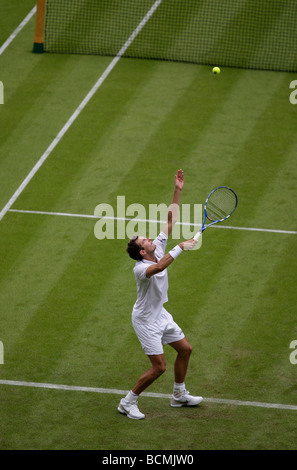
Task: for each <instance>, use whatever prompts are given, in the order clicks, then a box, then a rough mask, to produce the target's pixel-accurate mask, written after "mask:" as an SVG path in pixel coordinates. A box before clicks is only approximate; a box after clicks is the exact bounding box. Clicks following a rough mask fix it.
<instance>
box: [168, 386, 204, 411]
mask: <svg viewBox="0 0 297 470" xmlns="http://www.w3.org/2000/svg"><path fill="white" fill-rule="evenodd" d="M202 400H203V398H202V397H193V396H192V395H190V394H189V392H188V391H187V390H182V391H180V392H174V394H173V395H171V400H170V405H171V406H173V407H174V408H180V407H181V406H197V405H199V403H201V402H202Z"/></svg>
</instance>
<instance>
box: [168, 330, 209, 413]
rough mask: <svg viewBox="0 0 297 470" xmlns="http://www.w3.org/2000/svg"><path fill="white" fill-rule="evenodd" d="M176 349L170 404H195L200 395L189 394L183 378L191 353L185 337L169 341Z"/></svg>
mask: <svg viewBox="0 0 297 470" xmlns="http://www.w3.org/2000/svg"><path fill="white" fill-rule="evenodd" d="M170 346H172V347H173V348H174V349H175V350H176V351H177V357H176V361H175V365H174V373H175V383H174V387H173V394H172V396H171V400H170V405H171V406H172V407H175V408H180V407H182V406H197V405H199V403H201V402H202V400H203V398H202V397H200V396H193V395H190V394H189V392H188V391H187V390H186V387H185V378H186V373H187V369H188V364H189V359H190V356H191V354H192V346H191V345H190V343H189V342H188V340H187V339H186V338H183V339H181V340H179V341H176V342H173V343H170Z"/></svg>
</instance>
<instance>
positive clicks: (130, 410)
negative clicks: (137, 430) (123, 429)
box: [118, 398, 145, 419]
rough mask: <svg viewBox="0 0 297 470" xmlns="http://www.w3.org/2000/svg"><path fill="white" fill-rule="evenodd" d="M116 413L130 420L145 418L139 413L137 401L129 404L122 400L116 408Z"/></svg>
mask: <svg viewBox="0 0 297 470" xmlns="http://www.w3.org/2000/svg"><path fill="white" fill-rule="evenodd" d="M118 411H119V412H120V413H122V414H123V415H127V417H128V418H131V419H144V418H145V415H144V414H143V413H141V412H140V411H139V408H138V406H137V401H135V402H129V401H127V400H125V398H122V399H121V401H120V403H119V406H118Z"/></svg>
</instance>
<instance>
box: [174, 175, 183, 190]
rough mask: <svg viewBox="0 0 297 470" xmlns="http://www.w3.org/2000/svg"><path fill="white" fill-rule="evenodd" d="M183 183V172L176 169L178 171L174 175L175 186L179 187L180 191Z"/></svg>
mask: <svg viewBox="0 0 297 470" xmlns="http://www.w3.org/2000/svg"><path fill="white" fill-rule="evenodd" d="M183 185H184V172H183V170H178V172H177V173H176V175H175V188H176V189H180V191H181V190H182V189H183Z"/></svg>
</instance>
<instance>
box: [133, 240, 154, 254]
mask: <svg viewBox="0 0 297 470" xmlns="http://www.w3.org/2000/svg"><path fill="white" fill-rule="evenodd" d="M137 241H138V244H139V245H140V246H141V248H142V249H143V250H144V251H145V252H146V253H148V254H151V253H153V252H154V251H155V249H156V245H155V244H154V243H153V242H152V240H151V239H150V238H144V237H138V240H137Z"/></svg>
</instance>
